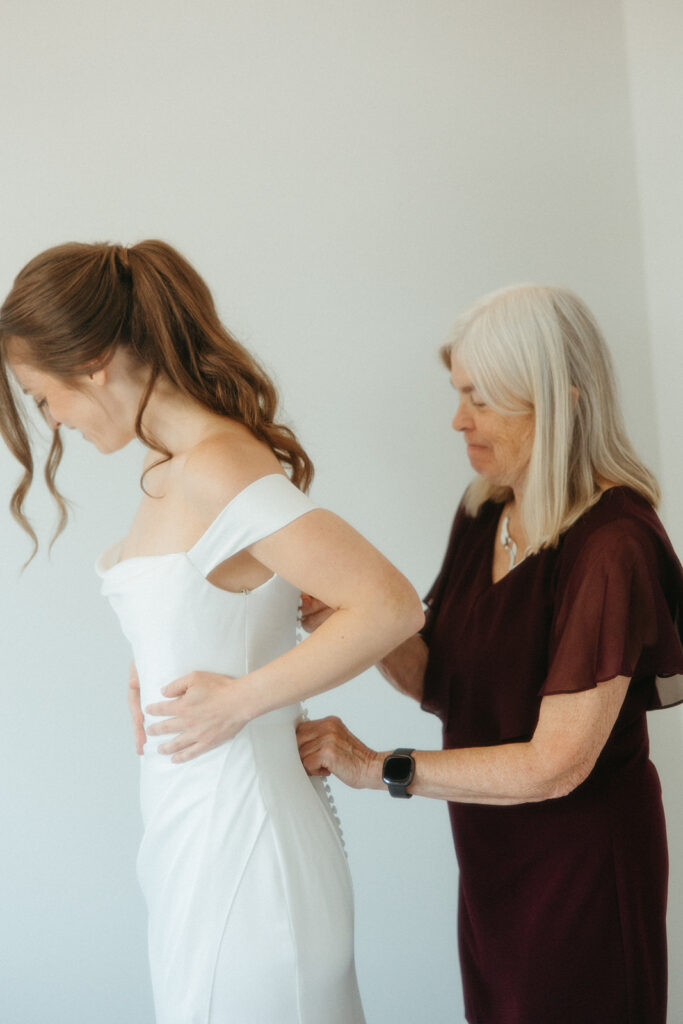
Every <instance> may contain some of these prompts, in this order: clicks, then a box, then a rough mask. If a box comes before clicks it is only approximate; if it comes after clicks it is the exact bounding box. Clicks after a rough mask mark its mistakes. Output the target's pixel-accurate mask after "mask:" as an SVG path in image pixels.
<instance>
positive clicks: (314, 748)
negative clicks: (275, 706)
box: [296, 717, 384, 789]
mask: <svg viewBox="0 0 683 1024" xmlns="http://www.w3.org/2000/svg"><path fill="white" fill-rule="evenodd" d="M296 735H297V742H298V744H299V755H300V757H301V760H302V762H303V766H304V768H305V769H306V771H307V772H308V774H309V775H330V774H332V775H336V777H337V778H338V779H341V781H342V782H344V783H346V785H347V786H351V787H352V788H353V789H381V788H382V763H383V761H384V755H383V754H378V753H377V751H375V750H371V749H370V748H369V747H366V746H365V744H364V743H361V741H360V740H359V739H358V737H357V736H354V735H353V733H352V732H350V731H349V729H347V728H346V726H345V725H344V723H343V722H342V721H341V720H340V719H339V718H336V717H330V718H321V719H318V720H317V721H308V720H306V721H304V722H301V724H300V725H299V726H298V728H297V731H296Z"/></svg>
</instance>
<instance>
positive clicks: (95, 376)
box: [88, 366, 109, 388]
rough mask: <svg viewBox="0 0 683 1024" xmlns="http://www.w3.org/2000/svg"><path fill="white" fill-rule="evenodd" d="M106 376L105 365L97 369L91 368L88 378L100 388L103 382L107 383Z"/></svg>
mask: <svg viewBox="0 0 683 1024" xmlns="http://www.w3.org/2000/svg"><path fill="white" fill-rule="evenodd" d="M108 376H109V375H108V373H107V367H106V366H101V367H100V368H99V369H98V370H93V372H92V373H89V374H88V379H89V380H91V381H92V383H93V384H95V385H96V386H97V387H98V388H101V387H102V385H103V384H106V383H107V378H108Z"/></svg>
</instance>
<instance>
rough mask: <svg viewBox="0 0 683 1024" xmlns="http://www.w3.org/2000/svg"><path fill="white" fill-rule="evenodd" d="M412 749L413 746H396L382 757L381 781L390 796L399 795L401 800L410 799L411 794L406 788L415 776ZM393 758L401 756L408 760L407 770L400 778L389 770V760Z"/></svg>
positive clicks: (392, 760)
mask: <svg viewBox="0 0 683 1024" xmlns="http://www.w3.org/2000/svg"><path fill="white" fill-rule="evenodd" d="M414 749H415V748H414V747H397V748H396V750H394V751H393V752H392V753H391V754H389V755H388V756H387V757H385V758H384V768H383V771H382V781H383V782H384V783H385V785H386V786H387V788H388V790H389V794H390V796H395V797H399V798H400V799H402V800H410V798H411V796H412V795H413V794H412V793H408V792H406V790H407V788H408V786H409V785H410V783H411V782H412V781H413V779H414V777H415V761H414V760H413V757H412V754H413V750H414ZM394 758H396V762H397V761H398V760H399V759H401V758H403V759H406V760H407V761H408V762H409V764H408V766H407V771H406V772H405V773H404V774H403V775H402V777H401V778H400V780H399V779H397V778H396V777H395V775H393V774H392V771H391V767H392V765H391V762H394ZM396 762H394V763H396Z"/></svg>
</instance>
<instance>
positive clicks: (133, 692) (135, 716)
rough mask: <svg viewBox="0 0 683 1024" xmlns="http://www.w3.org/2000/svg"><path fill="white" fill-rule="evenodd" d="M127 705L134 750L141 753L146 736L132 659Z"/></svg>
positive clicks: (138, 682)
mask: <svg viewBox="0 0 683 1024" xmlns="http://www.w3.org/2000/svg"><path fill="white" fill-rule="evenodd" d="M128 707H129V709H130V716H131V719H132V721H133V736H134V738H135V750H136V752H137V753H138V754H142V752H143V750H144V746H145V740H146V739H147V737H146V735H145V718H144V715H143V714H142V707H141V706H140V680H139V679H138V670H137V668H136V665H135V662H134V661H131V663H130V669H129V673H128Z"/></svg>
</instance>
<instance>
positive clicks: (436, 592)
mask: <svg viewBox="0 0 683 1024" xmlns="http://www.w3.org/2000/svg"><path fill="white" fill-rule="evenodd" d="M464 515H465V513H464V512H463V509H462V506H460V507H459V508H458V509H457V511H456V513H455V518H454V520H453V525H452V527H451V533H450V536H449V538H448V547H447V548H446V554H445V556H444V560H443V563H442V565H441V568H440V570H439V574H438V576H437V577H436V579H435V580H434V582H433V583H432V585H431V587H430V588H429V590H428V592H427V594H426V595H425V597H424V598H423V604H424V606H425V622H424V626H423V627H422V629H421V630H420V636H421V637H422V639H423V640H424V642H425V643H426V644H427V646H428V647H429V644H430V641H431V638H432V631H433V629H434V622H435V620H436V616H437V615H438V613H439V608H440V607H441V601H442V598H443V594H444V590H445V588H446V583H447V582H448V577H449V575H450V571H451V566H452V564H453V561H454V559H455V548H456V542H457V539H458V534H459V532H460V528H461V527H462V522H463V518H464Z"/></svg>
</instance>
